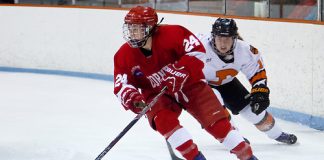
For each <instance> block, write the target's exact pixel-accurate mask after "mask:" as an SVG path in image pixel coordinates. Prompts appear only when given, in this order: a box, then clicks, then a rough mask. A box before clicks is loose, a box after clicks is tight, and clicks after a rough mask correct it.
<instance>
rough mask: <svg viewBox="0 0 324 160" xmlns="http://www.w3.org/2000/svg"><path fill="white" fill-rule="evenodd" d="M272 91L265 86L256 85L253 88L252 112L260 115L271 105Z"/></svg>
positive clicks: (251, 97) (251, 98)
mask: <svg viewBox="0 0 324 160" xmlns="http://www.w3.org/2000/svg"><path fill="white" fill-rule="evenodd" d="M269 94H270V90H269V88H268V87H267V86H266V85H264V84H259V85H255V86H253V87H252V90H251V96H250V105H251V107H252V112H253V113H255V114H257V115H259V114H260V113H261V112H263V111H264V110H265V109H266V108H268V107H269V105H270V100H269Z"/></svg>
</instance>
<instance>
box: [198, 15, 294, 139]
mask: <svg viewBox="0 0 324 160" xmlns="http://www.w3.org/2000/svg"><path fill="white" fill-rule="evenodd" d="M237 30H238V28H237V26H236V22H235V21H234V20H233V19H226V18H218V19H217V20H216V21H215V23H214V24H213V26H212V32H211V35H210V34H208V35H198V37H199V39H200V40H201V42H202V43H203V45H204V46H205V49H206V56H207V58H206V59H207V61H205V68H204V73H205V77H206V79H207V81H208V82H209V84H210V86H211V87H212V88H215V89H217V90H218V91H219V92H220V94H221V97H222V98H223V101H224V103H225V106H226V107H227V108H228V109H229V110H231V111H232V113H233V114H234V115H236V114H240V115H241V116H242V117H243V118H245V119H247V120H248V121H249V122H251V123H253V124H254V125H255V126H256V128H257V129H259V130H260V131H262V132H264V133H265V134H267V135H268V137H269V138H271V139H274V140H276V141H279V142H283V143H287V144H294V143H296V141H297V137H296V136H295V135H293V134H288V133H286V132H283V131H282V130H281V129H280V127H279V125H278V124H277V123H275V119H274V117H273V116H272V115H271V113H269V112H267V110H266V109H267V107H268V106H269V104H270V100H269V94H270V90H269V88H268V87H267V76H266V71H265V68H264V64H263V60H262V58H261V55H260V53H259V52H258V50H257V49H256V48H254V47H253V46H251V45H249V44H248V43H247V42H245V41H243V40H241V39H239V38H238V32H237ZM240 71H241V72H242V73H243V74H244V75H245V76H246V77H247V79H248V80H249V81H250V83H251V85H252V89H251V91H250V92H249V91H247V89H246V88H245V87H244V86H243V85H242V84H241V83H240V81H239V80H238V79H237V78H236V77H235V76H236V75H237V74H238V73H239V72H240Z"/></svg>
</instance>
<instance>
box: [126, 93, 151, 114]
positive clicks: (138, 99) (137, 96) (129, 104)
mask: <svg viewBox="0 0 324 160" xmlns="http://www.w3.org/2000/svg"><path fill="white" fill-rule="evenodd" d="M121 102H122V105H123V106H124V107H125V109H130V110H132V111H133V112H134V113H137V114H138V113H140V112H141V111H142V110H143V108H144V107H145V106H146V105H145V101H144V97H143V95H142V94H141V93H139V92H138V90H137V89H135V88H131V87H126V88H125V89H124V90H123V92H122V94H121Z"/></svg>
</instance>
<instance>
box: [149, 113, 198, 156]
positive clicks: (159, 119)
mask: <svg viewBox="0 0 324 160" xmlns="http://www.w3.org/2000/svg"><path fill="white" fill-rule="evenodd" d="M154 122H155V125H156V129H157V131H158V132H159V133H160V134H162V135H163V136H164V137H165V139H167V141H168V142H169V143H170V145H171V146H172V148H176V149H177V150H178V151H179V152H180V153H181V155H182V156H183V157H185V158H186V159H188V160H193V159H194V157H195V156H197V155H198V154H199V152H198V148H197V145H196V144H195V143H193V140H192V137H191V135H190V134H189V132H188V131H187V130H186V129H185V128H183V127H182V126H181V125H180V123H179V120H178V116H177V114H176V113H174V112H172V111H169V110H162V111H160V112H158V114H157V115H156V117H155V118H154Z"/></svg>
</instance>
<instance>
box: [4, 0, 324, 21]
mask: <svg viewBox="0 0 324 160" xmlns="http://www.w3.org/2000/svg"><path fill="white" fill-rule="evenodd" d="M323 1H324V0H0V3H9V4H44V5H75V6H102V7H117V8H131V7H133V6H136V5H143V6H150V7H153V8H155V9H157V10H166V11H180V12H195V13H209V14H223V15H235V16H248V17H263V18H283V19H302V20H310V21H323V18H322V17H323V13H324V9H323V8H324V7H323Z"/></svg>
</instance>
